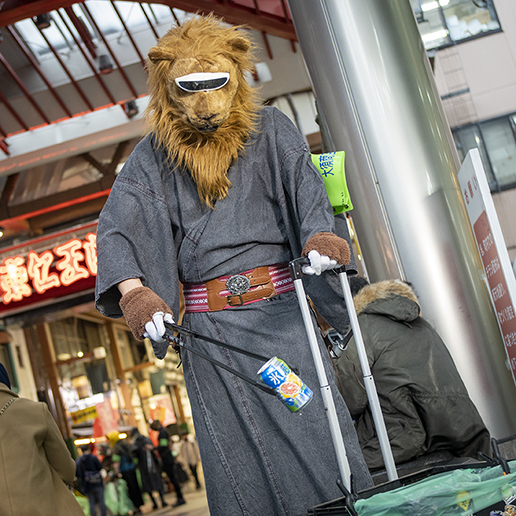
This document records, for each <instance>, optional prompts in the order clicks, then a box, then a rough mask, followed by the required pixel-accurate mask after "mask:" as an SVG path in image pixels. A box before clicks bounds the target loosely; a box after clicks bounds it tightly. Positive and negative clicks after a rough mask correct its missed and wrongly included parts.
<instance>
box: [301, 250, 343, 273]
mask: <svg viewBox="0 0 516 516" xmlns="http://www.w3.org/2000/svg"><path fill="white" fill-rule="evenodd" d="M308 259H309V260H310V265H303V267H302V268H301V270H302V271H303V273H304V274H307V275H308V276H313V275H314V274H315V275H316V276H320V275H321V273H322V272H324V271H326V270H328V269H335V267H337V266H338V264H337V261H336V260H330V258H329V257H328V256H326V255H324V254H319V252H318V251H316V250H315V249H313V250H312V251H310V252H309V253H308Z"/></svg>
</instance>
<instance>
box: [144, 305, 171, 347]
mask: <svg viewBox="0 0 516 516" xmlns="http://www.w3.org/2000/svg"><path fill="white" fill-rule="evenodd" d="M164 322H168V323H172V324H173V323H174V318H173V317H172V314H169V313H165V312H156V313H155V314H154V315H153V316H152V321H149V322H148V323H147V324H145V333H144V334H143V336H144V337H145V338H147V339H150V340H152V341H154V342H162V341H165V339H164V338H163V335H165V331H166V329H165V324H164Z"/></svg>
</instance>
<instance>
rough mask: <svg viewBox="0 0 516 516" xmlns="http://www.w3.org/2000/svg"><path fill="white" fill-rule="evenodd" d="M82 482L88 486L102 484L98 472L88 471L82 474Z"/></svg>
mask: <svg viewBox="0 0 516 516" xmlns="http://www.w3.org/2000/svg"><path fill="white" fill-rule="evenodd" d="M84 481H85V482H86V483H87V484H90V485H97V484H101V483H102V476H101V474H100V471H88V470H86V471H85V472H84Z"/></svg>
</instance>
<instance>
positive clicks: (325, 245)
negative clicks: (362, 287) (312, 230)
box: [301, 231, 351, 265]
mask: <svg viewBox="0 0 516 516" xmlns="http://www.w3.org/2000/svg"><path fill="white" fill-rule="evenodd" d="M312 250H315V251H317V252H318V253H319V254H320V255H325V256H328V258H329V259H330V260H335V261H336V262H337V263H338V264H339V265H347V264H348V263H349V262H350V260H351V252H350V250H349V245H348V243H347V242H346V240H344V239H343V238H340V237H338V236H337V235H334V234H333V233H330V232H328V231H323V232H321V233H316V234H315V235H313V236H311V237H310V238H309V239H308V241H307V242H306V244H305V246H304V247H303V251H302V252H301V256H308V253H309V252H310V251H312Z"/></svg>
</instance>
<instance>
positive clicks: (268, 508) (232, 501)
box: [96, 108, 371, 516]
mask: <svg viewBox="0 0 516 516" xmlns="http://www.w3.org/2000/svg"><path fill="white" fill-rule="evenodd" d="M260 113H261V116H260V125H259V131H258V132H257V133H255V134H253V136H252V137H251V138H250V140H249V142H248V145H247V146H246V153H245V155H243V156H242V157H240V158H239V159H238V160H237V161H236V162H235V163H234V164H233V165H232V166H231V168H230V170H229V172H228V177H229V180H230V181H231V184H232V187H231V188H230V189H229V192H228V195H227V197H226V198H225V199H223V200H219V201H217V202H216V204H215V209H213V210H212V209H210V208H208V207H207V206H205V205H204V204H203V203H202V202H201V201H200V200H199V197H198V194H197V188H196V186H195V184H194V182H193V180H192V179H191V177H190V175H189V174H188V173H187V172H186V171H184V170H179V169H176V170H175V171H172V169H171V167H170V164H168V163H167V160H166V156H165V154H164V153H163V151H162V150H160V149H159V148H156V146H155V145H154V144H153V139H152V137H147V138H146V139H144V140H143V141H142V142H140V144H139V145H138V146H137V147H136V149H135V150H134V151H133V153H132V154H131V156H130V158H129V159H128V161H127V163H126V164H125V166H124V168H123V170H122V172H121V173H120V174H119V176H118V178H117V180H116V181H115V184H114V187H113V190H112V192H111V194H110V196H109V199H108V201H107V203H106V206H105V208H104V210H103V211H102V213H101V215H100V218H99V226H98V235H97V252H98V276H97V287H96V289H97V292H96V305H97V309H98V310H99V311H100V312H101V313H103V314H104V315H106V316H109V317H120V316H121V315H122V313H121V310H120V307H119V305H118V302H119V299H120V294H119V292H118V289H117V287H116V285H117V284H118V283H119V282H121V281H123V280H125V279H128V278H140V279H141V280H142V282H143V284H144V285H145V286H148V287H150V288H151V289H152V290H153V291H154V292H155V293H156V294H157V295H159V296H160V297H161V298H162V299H163V300H164V301H165V302H166V303H167V304H168V305H169V306H170V307H171V308H172V310H173V312H174V314H175V315H176V316H177V314H178V311H179V302H178V299H179V287H178V282H179V281H181V282H183V283H186V282H191V283H202V282H205V281H207V280H210V279H213V278H216V277H219V276H223V275H228V274H238V273H240V272H242V271H246V270H249V269H253V268H255V267H258V266H262V265H270V264H274V263H281V262H289V261H290V260H292V259H294V258H297V257H299V256H300V252H301V249H302V247H303V245H304V244H305V242H306V241H307V240H308V239H309V238H310V237H311V236H312V235H314V234H316V233H319V232H321V231H331V232H334V231H335V221H334V217H333V215H332V210H331V206H330V204H329V201H328V197H327V194H326V191H325V188H324V183H323V181H322V178H321V177H320V174H319V173H318V172H317V170H316V169H315V168H314V167H313V165H312V164H311V161H310V157H309V154H308V150H307V148H306V144H305V142H304V140H303V139H302V137H301V136H300V135H299V133H298V132H297V130H296V129H295V127H294V126H293V124H292V123H291V122H290V120H289V119H288V118H287V117H286V116H285V115H283V114H282V113H281V112H280V111H278V110H277V109H274V108H263V109H262V110H261V112H260ZM307 280H308V281H307V282H306V286H305V288H306V289H307V291H308V292H309V294H310V296H311V298H312V299H313V300H314V303H315V304H316V306H317V308H318V309H319V311H320V312H321V313H322V314H323V315H324V316H325V317H326V318H327V320H328V321H329V322H330V323H331V324H333V325H334V326H335V327H336V328H337V329H341V330H342V331H344V329H345V327H346V326H347V323H348V319H347V314H346V310H345V307H344V303H343V301H342V297H341V296H342V295H341V294H340V295H339V290H340V286H339V283H338V278H337V276H335V275H334V274H333V275H332V274H331V273H330V274H325V275H323V276H321V277H314V278H307ZM182 324H183V325H184V326H185V327H189V328H191V329H193V330H194V331H197V332H198V333H201V334H204V335H207V336H211V337H214V338H216V339H219V340H223V341H225V342H227V343H228V344H232V345H234V346H238V347H241V348H242V349H246V350H249V351H254V352H255V353H258V354H260V355H263V356H266V357H272V356H277V357H279V358H281V359H283V360H284V361H285V362H286V363H287V364H289V365H290V367H293V368H297V370H298V371H299V376H300V377H301V378H302V379H303V380H304V382H305V383H306V384H307V385H308V386H309V387H310V388H311V389H312V390H313V391H314V396H313V399H312V401H311V402H310V403H309V404H308V405H307V406H306V407H305V408H303V409H302V410H301V411H300V413H299V412H297V413H292V412H290V411H289V410H288V408H287V407H285V406H284V405H283V404H282V403H281V401H279V400H278V399H276V398H275V397H273V396H270V395H268V394H266V393H264V392H262V391H261V390H259V389H257V388H256V387H253V386H252V385H250V384H248V383H246V382H244V381H242V380H241V379H240V378H238V377H237V376H235V375H233V374H231V373H229V372H227V371H225V370H223V369H221V368H218V367H216V366H214V365H213V364H212V363H210V362H208V361H206V360H205V359H203V358H200V357H198V356H197V355H195V354H193V353H188V352H185V351H183V352H182V353H181V357H182V361H183V370H184V376H185V382H186V387H187V390H188V395H189V399H190V403H191V406H192V414H193V419H194V425H195V430H196V435H197V439H198V442H199V448H200V452H201V460H202V465H203V470H204V476H205V482H206V492H207V496H208V503H209V508H210V514H211V515H212V516H233V515H234V516H237V515H246V516H247V515H249V516H250V515H256V516H263V515H290V516H294V515H304V514H306V512H307V510H308V509H309V508H310V507H313V506H315V505H317V504H319V503H322V502H325V501H328V500H332V499H334V498H338V497H339V496H341V493H340V491H339V489H338V488H337V485H336V480H337V478H339V476H340V475H339V470H338V465H337V460H336V457H335V452H334V449H333V444H332V440H331V436H330V431H329V425H328V422H327V417H326V414H325V411H324V405H323V400H322V397H321V394H320V390H319V385H318V380H317V375H316V370H315V366H314V363H313V359H312V355H311V351H310V347H309V344H308V339H307V336H306V331H305V327H304V325H303V322H302V318H301V312H300V310H299V305H298V301H297V297H296V294H295V292H287V293H284V294H280V295H278V296H276V297H273V298H270V299H267V300H262V301H259V302H255V303H252V304H249V305H245V306H241V307H236V308H231V309H226V310H222V311H218V312H203V313H190V314H186V315H185V316H184V318H183V322H182ZM188 341H189V342H188V343H189V344H190V346H194V347H196V348H198V349H199V350H202V352H203V353H205V354H208V355H209V356H211V357H212V358H214V359H216V360H218V361H221V362H223V363H225V364H227V365H228V366H230V367H232V368H234V369H237V370H239V371H242V372H245V373H247V374H248V375H250V376H255V375H256V372H257V371H258V369H259V368H260V367H261V365H262V362H260V361H259V360H256V359H254V358H250V357H248V356H244V355H242V354H240V353H235V352H232V351H229V350H227V349H225V348H221V347H219V346H216V345H214V344H211V343H207V342H205V341H199V340H196V339H188ZM320 347H321V352H322V354H323V357H324V359H325V360H326V374H327V376H328V378H329V380H330V384H331V387H332V390H333V393H334V397H335V403H336V406H337V411H338V413H339V418H340V424H341V429H342V432H343V435H344V442H345V446H346V450H347V455H348V460H349V462H350V467H351V472H352V474H353V478H354V482H355V486H356V488H357V489H358V490H361V489H365V488H367V487H369V486H370V485H371V479H370V476H369V473H368V470H367V467H366V465H365V462H364V460H363V457H362V455H361V452H360V448H359V445H358V441H357V438H356V434H355V431H354V429H353V424H352V421H351V418H350V416H349V413H348V410H347V408H346V406H345V404H344V401H343V399H342V398H341V397H340V395H339V394H338V390H337V388H336V387H335V384H334V378H335V374H334V371H333V369H332V364H331V362H330V359H329V357H328V354H327V352H326V349H325V347H324V344H323V342H322V340H321V342H320ZM256 378H257V379H258V376H256Z"/></svg>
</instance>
